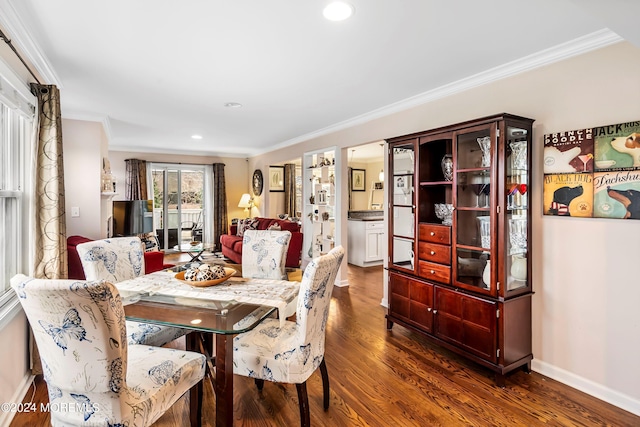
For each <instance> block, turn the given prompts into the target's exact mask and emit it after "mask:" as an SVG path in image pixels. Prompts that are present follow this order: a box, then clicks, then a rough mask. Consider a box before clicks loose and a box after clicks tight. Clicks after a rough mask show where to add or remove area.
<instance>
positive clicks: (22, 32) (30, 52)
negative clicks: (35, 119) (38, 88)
mask: <svg viewBox="0 0 640 427" xmlns="http://www.w3.org/2000/svg"><path fill="white" fill-rule="evenodd" d="M14 1H17V0H14ZM14 1H12V0H0V26H2V28H4V29H5V30H6V33H7V35H8V36H9V37H11V43H12V44H13V45H14V46H15V48H16V49H17V50H18V52H20V55H21V56H24V59H25V60H26V61H27V62H28V63H30V64H31V65H32V66H33V67H34V68H35V69H36V72H37V74H38V75H39V76H40V77H41V78H42V80H43V81H42V84H53V85H56V86H57V87H58V89H62V88H63V85H62V82H61V81H60V79H59V78H58V75H57V74H56V72H55V70H54V69H53V66H52V65H51V63H50V62H49V60H48V59H47V57H46V56H45V54H44V52H43V51H42V49H41V48H40V46H39V45H38V44H37V43H36V41H35V40H34V39H33V38H32V37H31V35H30V33H29V30H28V28H27V26H25V24H24V23H23V22H22V20H21V19H20V17H19V16H18V14H17V12H16V9H15V6H14V5H13V4H12V3H13V2H14Z"/></svg>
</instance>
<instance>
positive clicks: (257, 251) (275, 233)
mask: <svg viewBox="0 0 640 427" xmlns="http://www.w3.org/2000/svg"><path fill="white" fill-rule="evenodd" d="M290 241H291V232H290V231H287V230H285V231H280V230H246V231H245V232H244V235H243V237H242V277H251V278H254V279H286V278H287V272H286V269H285V264H286V262H287V250H288V249H289V242H290Z"/></svg>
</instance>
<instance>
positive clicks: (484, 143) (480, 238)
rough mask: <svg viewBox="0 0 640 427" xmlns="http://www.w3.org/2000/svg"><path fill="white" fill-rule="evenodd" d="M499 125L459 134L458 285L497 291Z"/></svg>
mask: <svg viewBox="0 0 640 427" xmlns="http://www.w3.org/2000/svg"><path fill="white" fill-rule="evenodd" d="M494 145H495V126H482V127H476V128H470V129H468V130H465V131H464V132H460V133H457V134H456V136H455V159H454V160H455V164H456V186H455V198H454V204H455V208H454V212H455V213H454V215H455V228H454V232H455V240H454V242H455V255H456V258H455V260H454V265H455V275H454V282H455V284H456V285H459V286H462V287H464V288H468V289H470V290H473V291H481V292H493V289H492V284H493V283H495V280H492V276H493V274H494V272H493V271H492V269H491V262H490V261H491V257H492V251H493V250H495V242H494V241H493V237H492V236H494V234H493V233H492V230H494V224H493V221H492V214H491V212H492V209H491V206H494V201H493V193H494V192H495V191H496V189H495V188H494V187H495V184H494V183H492V177H493V173H494V171H495V170H496V167H495V165H494V162H495V157H494V153H495V147H494Z"/></svg>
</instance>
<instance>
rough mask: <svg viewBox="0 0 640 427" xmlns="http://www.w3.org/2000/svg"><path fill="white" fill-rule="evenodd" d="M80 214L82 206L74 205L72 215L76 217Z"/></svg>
mask: <svg viewBox="0 0 640 427" xmlns="http://www.w3.org/2000/svg"><path fill="white" fill-rule="evenodd" d="M79 216H80V208H79V207H77V206H74V207H72V208H71V217H72V218H75V217H79Z"/></svg>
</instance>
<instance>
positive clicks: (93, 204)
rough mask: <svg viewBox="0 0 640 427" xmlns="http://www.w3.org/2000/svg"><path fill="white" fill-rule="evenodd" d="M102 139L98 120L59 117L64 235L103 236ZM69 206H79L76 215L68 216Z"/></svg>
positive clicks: (102, 133) (92, 237) (97, 237)
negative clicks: (61, 143) (64, 216)
mask: <svg viewBox="0 0 640 427" xmlns="http://www.w3.org/2000/svg"><path fill="white" fill-rule="evenodd" d="M103 138H104V132H103V130H102V124H101V123H97V122H87V121H81V120H67V119H64V120H62V139H63V150H64V159H63V161H64V188H65V205H66V206H65V209H66V221H67V236H74V235H79V236H85V237H88V238H90V239H100V238H103V237H105V236H106V234H103V229H104V226H103V224H102V221H101V210H100V208H101V196H100V179H101V178H102V143H103V140H104V139H103ZM72 207H78V208H80V216H79V217H76V218H72V217H71V208H72Z"/></svg>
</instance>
